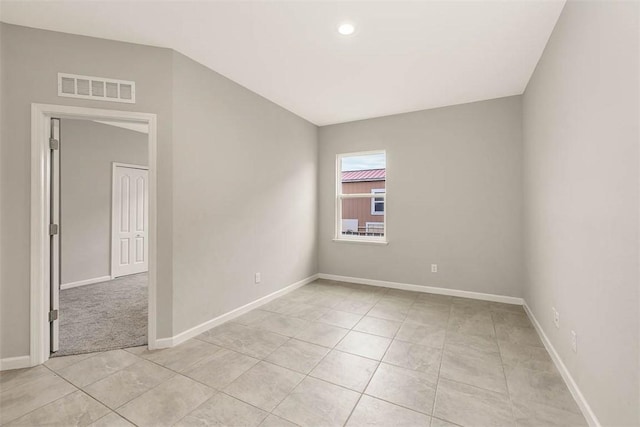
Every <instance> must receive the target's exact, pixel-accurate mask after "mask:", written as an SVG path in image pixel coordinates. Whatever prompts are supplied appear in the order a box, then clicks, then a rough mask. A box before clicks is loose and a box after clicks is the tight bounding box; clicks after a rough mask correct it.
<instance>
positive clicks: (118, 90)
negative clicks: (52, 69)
mask: <svg viewBox="0 0 640 427" xmlns="http://www.w3.org/2000/svg"><path fill="white" fill-rule="evenodd" d="M58 96H65V97H68V98H82V99H93V100H96V101H111V102H126V103H127V104H135V103H136V82H132V81H128V80H116V79H107V78H104V77H91V76H80V75H77V74H66V73H58Z"/></svg>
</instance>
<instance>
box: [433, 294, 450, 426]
mask: <svg viewBox="0 0 640 427" xmlns="http://www.w3.org/2000/svg"><path fill="white" fill-rule="evenodd" d="M452 311H453V305H450V306H449V317H448V318H447V327H446V328H445V329H444V340H443V342H442V350H441V351H440V365H439V366H438V378H437V379H436V390H435V394H434V396H433V408H432V409H431V417H432V419H431V423H433V415H434V413H435V412H436V404H437V403H438V388H439V387H440V371H441V370H442V361H443V360H444V348H445V347H446V345H447V335H448V333H449V322H450V321H451V312H452ZM431 423H430V424H431Z"/></svg>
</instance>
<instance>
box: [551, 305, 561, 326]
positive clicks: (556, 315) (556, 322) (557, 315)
mask: <svg viewBox="0 0 640 427" xmlns="http://www.w3.org/2000/svg"><path fill="white" fill-rule="evenodd" d="M551 309H552V310H553V324H554V325H556V328H558V329H560V313H558V311H557V310H556V308H555V307H551Z"/></svg>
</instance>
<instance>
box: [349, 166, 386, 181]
mask: <svg viewBox="0 0 640 427" xmlns="http://www.w3.org/2000/svg"><path fill="white" fill-rule="evenodd" d="M385 173H386V170H385V169H365V170H360V171H344V172H342V182H355V181H384V180H385Z"/></svg>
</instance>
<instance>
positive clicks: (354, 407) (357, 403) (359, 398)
mask: <svg viewBox="0 0 640 427" xmlns="http://www.w3.org/2000/svg"><path fill="white" fill-rule="evenodd" d="M415 301H416V300H415V299H414V301H413V302H412V303H411V306H410V307H409V310H411V307H413V305H414V304H415ZM373 307H375V305H374V306H373ZM373 307H371V308H370V309H369V311H371V310H373ZM409 310H408V311H407V314H405V316H404V319H403V320H402V321H401V322H400V327H399V328H398V329H396V332H395V333H394V334H393V337H392V338H391V339H390V340H389V344H388V345H387V348H386V350H385V351H384V354H383V355H382V357H380V361H378V365H377V366H376V369H375V370H374V371H373V373H372V374H371V377H369V381H367V384H366V385H365V386H364V388H363V389H362V393H360V396H358V400H357V401H356V404H355V405H354V406H353V408H351V412H350V413H349V416H348V417H347V419H346V420H345V422H344V424H343V427H344V426H346V425H347V423H348V422H349V420H350V419H351V416H353V412H354V411H355V410H356V408H357V407H358V405H359V404H360V401H361V400H362V396H364V395H365V393H366V391H367V388H369V384H371V381H372V380H373V378H374V377H375V375H376V373H377V372H378V369H379V368H380V365H382V361H383V360H384V357H385V356H386V355H387V352H388V351H389V348H390V347H391V344H393V340H394V339H395V337H396V335H398V332H399V331H400V328H402V325H403V324H404V322H405V321H406V319H407V316H408V315H409ZM369 311H367V314H368V313H369ZM367 314H365V315H364V316H367ZM364 316H363V317H364ZM367 396H369V395H367ZM371 397H373V396H371ZM374 398H375V397H374ZM380 400H383V399H380ZM388 403H391V402H388ZM392 404H393V403H392ZM398 406H400V405H398ZM407 409H409V408H407ZM432 409H433V408H432ZM416 412H418V411H416ZM429 424H431V422H429Z"/></svg>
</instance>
